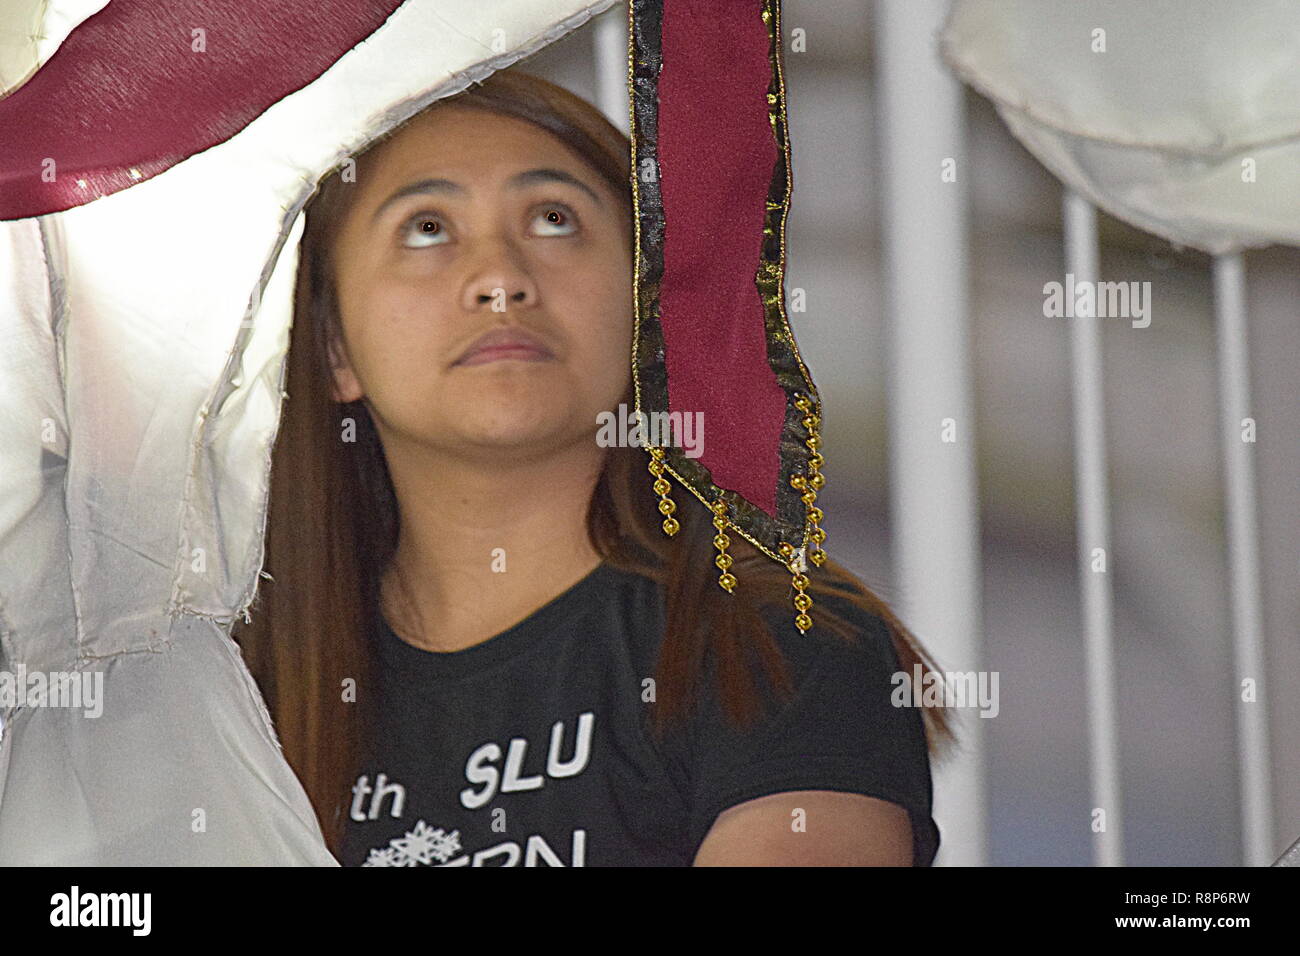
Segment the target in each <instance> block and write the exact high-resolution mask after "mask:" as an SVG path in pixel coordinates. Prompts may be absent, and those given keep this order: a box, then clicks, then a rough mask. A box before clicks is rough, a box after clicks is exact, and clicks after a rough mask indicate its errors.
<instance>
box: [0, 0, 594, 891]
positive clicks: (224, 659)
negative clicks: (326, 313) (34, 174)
mask: <svg viewBox="0 0 1300 956" xmlns="http://www.w3.org/2000/svg"><path fill="white" fill-rule="evenodd" d="M612 3H613V0H596V2H590V0H407V2H405V3H404V4H403V5H402V6H401V7H400V8H399V9H398V10H397V11H396V12H395V13H394V14H393V15H392V16H391V17H390V18H389V19H388V21H387V22H386V23H384V24H383V26H381V27H380V28H379V29H378V30H377V31H375V32H374V33H373V34H372V35H371V36H370V37H369V38H368V39H366V40H365V41H364V42H363V43H361V44H360V45H358V46H357V47H355V48H353V49H352V50H350V51H349V52H348V53H346V54H345V55H344V56H343V57H342V58H341V59H340V60H338V62H336V63H335V64H334V65H333V66H332V67H331V68H330V69H328V70H327V71H326V72H325V73H324V74H323V75H322V76H321V77H320V78H319V79H317V80H316V81H315V82H313V83H311V84H310V85H308V86H307V87H305V88H304V89H302V90H300V91H298V92H296V93H294V94H292V95H290V96H288V97H286V98H285V99H282V100H281V101H280V102H278V103H276V104H275V105H274V106H272V107H271V108H270V109H269V110H267V111H266V112H265V113H264V114H262V115H260V116H258V117H257V118H256V119H255V120H254V121H253V122H251V123H250V124H249V125H248V126H247V127H245V128H244V129H243V130H242V131H241V132H239V133H238V134H237V135H235V136H234V137H233V138H231V139H229V140H228V141H226V142H224V143H221V144H220V145H218V146H216V147H214V148H211V149H207V150H205V151H202V152H200V153H198V154H196V155H194V156H192V157H190V158H189V159H187V160H185V161H183V162H181V163H179V164H177V165H175V166H173V167H172V168H170V169H168V170H167V171H166V172H163V173H161V174H160V175H157V176H155V177H154V178H152V179H147V180H145V181H143V182H141V183H139V184H138V185H135V186H132V187H131V188H129V189H125V190H123V191H121V192H117V193H114V194H112V195H108V196H104V197H102V198H99V199H96V200H94V201H93V202H89V203H87V204H85V205H82V206H78V207H76V208H73V209H69V210H67V211H65V212H60V213H55V214H51V215H47V216H42V217H39V218H37V219H25V220H19V221H12V222H0V458H2V463H3V467H0V652H2V653H3V662H2V663H3V666H0V671H9V672H16V671H17V670H18V669H19V668H25V669H26V670H27V671H28V672H32V671H40V672H59V671H78V670H79V671H88V672H99V673H102V674H103V675H104V683H103V688H104V689H103V693H104V700H103V702H102V713H101V715H100V716H98V717H92V716H87V713H86V711H85V710H83V709H76V708H69V707H51V706H26V707H17V708H15V707H12V706H8V707H6V706H0V719H2V720H3V731H2V733H3V736H2V737H0V864H24V863H37V864H92V865H117V864H317V865H330V864H333V863H334V860H333V858H332V857H331V856H330V855H329V853H328V852H327V851H326V849H325V845H324V842H323V840H322V838H321V833H320V830H319V828H318V825H317V822H316V820H315V817H314V814H313V813H312V810H311V807H310V804H309V803H308V801H307V798H306V794H305V792H304V791H303V789H302V787H301V785H300V784H299V782H298V780H297V779H296V778H295V777H294V775H293V773H292V772H291V771H290V769H289V766H288V764H287V763H286V762H285V760H284V759H283V757H282V756H281V754H280V752H279V747H278V744H277V742H276V741H275V738H274V732H273V729H272V726H271V722H270V719H269V717H268V715H267V712H266V709H265V707H264V705H263V703H262V698H261V696H260V694H259V693H258V690H257V687H256V685H255V684H254V682H253V680H252V678H251V676H250V675H249V673H248V670H247V669H246V667H245V666H244V664H243V662H242V660H241V658H240V656H239V651H238V648H237V646H236V645H235V643H234V642H233V641H232V640H231V638H230V636H229V633H230V630H231V627H232V625H233V622H234V621H235V620H236V619H237V618H238V617H239V616H241V615H243V614H244V613H245V611H246V609H247V608H248V606H249V605H250V603H251V601H252V598H253V595H254V591H255V587H256V584H257V581H258V575H259V572H260V569H261V565H262V559H263V525H264V521H265V509H266V502H267V491H268V479H269V460H270V452H271V445H272V441H273V439H274V436H275V432H276V428H277V425H278V421H279V414H280V407H281V398H282V383H283V372H284V359H285V351H286V348H287V345H288V332H289V325H290V319H291V293H292V290H293V287H294V273H295V270H296V268H297V243H298V240H299V237H300V235H301V230H302V217H301V209H302V206H303V205H304V203H305V202H306V201H307V199H308V198H309V197H310V195H311V193H312V191H313V190H314V188H315V185H316V183H317V182H318V181H319V179H320V178H321V177H322V176H323V175H324V174H326V173H327V172H328V171H329V170H331V169H333V168H334V167H335V166H337V165H338V164H339V163H340V161H342V160H343V159H344V158H346V157H347V156H349V155H351V154H354V153H356V152H358V151H359V150H360V149H361V148H362V147H363V146H364V145H365V144H366V143H368V142H370V141H371V140H373V139H374V138H375V137H376V136H378V135H380V134H382V133H383V132H386V131H387V130H389V129H391V128H392V127H393V126H394V125H396V124H397V123H398V122H400V121H401V120H403V119H406V118H407V117H409V116H410V115H412V114H413V113H415V112H417V111H418V110H419V109H421V108H422V107H424V106H426V105H427V104H428V103H430V102H432V101H433V100H435V99H438V98H440V97H443V96H447V95H450V94H452V93H455V92H458V91H460V90H462V89H464V88H465V87H467V86H468V85H469V84H470V83H472V82H474V81H477V80H481V79H483V78H484V77H485V76H487V75H488V74H489V73H491V72H493V71H494V70H497V69H500V68H503V67H505V66H508V65H509V64H511V63H513V62H515V61H516V60H518V59H520V58H521V57H524V56H526V55H528V54H529V53H532V52H534V51H535V50H537V49H539V48H541V47H543V46H545V45H547V44H549V43H550V42H552V41H554V40H556V39H558V38H559V37H561V36H563V35H565V34H566V33H568V32H570V31H571V30H573V29H575V28H576V27H578V26H579V25H581V24H582V23H584V22H585V21H586V20H587V19H589V18H590V17H591V16H593V15H595V14H597V13H600V12H601V11H603V10H604V9H606V8H607V7H609V6H611V5H612ZM103 6H105V4H104V3H102V2H101V3H94V2H88V0H49V2H36V0H19V2H17V3H15V2H14V0H6V6H5V10H4V14H3V16H2V17H0V31H3V32H0V84H2V85H3V86H15V87H16V86H17V84H19V83H20V82H22V81H23V80H24V79H26V78H29V77H30V75H31V74H32V71H33V70H34V69H35V67H36V66H37V65H38V64H40V63H43V62H44V61H45V60H46V59H48V57H49V56H50V54H51V53H52V52H53V50H54V48H55V47H57V45H58V41H59V39H61V38H62V37H66V36H67V35H68V33H69V31H71V30H72V29H73V27H74V26H75V25H76V24H77V23H79V22H81V21H82V20H84V19H85V18H86V17H88V16H89V15H90V14H92V13H94V12H96V11H97V10H98V9H100V8H101V7H103ZM15 26H16V28H17V29H16V30H15ZM29 26H30V27H33V28H34V29H32V30H31V32H30V33H28V34H26V36H27V37H28V38H29V40H28V41H21V36H20V39H17V40H16V39H15V35H16V34H17V35H21V34H22V33H23V30H25V29H27V27H29ZM503 27H505V28H506V29H504V30H502V28H503ZM42 35H43V37H44V38H43V39H42V40H41V41H40V42H32V41H31V40H30V38H32V37H37V36H42ZM20 41H21V42H20ZM3 86H0V88H3ZM74 120H75V117H69V122H73V121H74Z"/></svg>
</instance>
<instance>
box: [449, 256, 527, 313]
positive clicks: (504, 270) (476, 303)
mask: <svg viewBox="0 0 1300 956" xmlns="http://www.w3.org/2000/svg"><path fill="white" fill-rule="evenodd" d="M537 298H538V296H537V286H536V284H535V283H534V282H533V279H532V276H530V275H529V274H528V272H527V270H525V269H524V268H523V267H522V266H521V265H520V264H519V263H518V262H516V261H515V260H514V257H513V256H510V255H508V254H505V253H504V252H500V253H498V254H496V255H495V256H494V257H493V258H491V259H487V260H485V261H484V264H483V266H482V267H481V268H480V269H478V270H477V271H476V272H475V273H474V274H472V275H471V276H470V278H469V280H468V281H467V282H466V283H465V294H464V299H463V302H462V305H463V306H464V307H465V310H466V311H468V312H482V311H490V312H507V311H509V310H510V309H517V308H529V307H531V306H534V305H536V304H537Z"/></svg>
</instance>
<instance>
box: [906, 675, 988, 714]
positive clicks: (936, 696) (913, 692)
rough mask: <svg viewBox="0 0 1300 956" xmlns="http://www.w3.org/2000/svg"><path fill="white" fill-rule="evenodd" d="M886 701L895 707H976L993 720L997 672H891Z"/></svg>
mask: <svg viewBox="0 0 1300 956" xmlns="http://www.w3.org/2000/svg"><path fill="white" fill-rule="evenodd" d="M891 682H892V683H893V684H894V690H893V692H892V693H891V694H890V697H889V700H890V702H891V703H892V704H893V705H894V706H895V707H977V708H979V711H980V716H981V717H996V716H997V715H998V710H1000V706H999V704H998V672H997V671H942V672H940V671H934V670H930V671H925V670H923V669H922V667H921V665H920V664H913V665H912V673H911V674H908V673H907V671H894V675H893V677H892V678H891Z"/></svg>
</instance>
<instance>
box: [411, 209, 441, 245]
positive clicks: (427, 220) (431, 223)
mask: <svg viewBox="0 0 1300 956" xmlns="http://www.w3.org/2000/svg"><path fill="white" fill-rule="evenodd" d="M402 232H403V235H402V245H404V246H406V247H407V248H408V249H423V248H425V247H426V246H439V245H442V244H443V243H444V242H446V241H447V230H446V227H444V226H443V224H442V221H441V220H440V219H438V217H437V216H433V215H430V214H428V213H420V214H419V215H418V216H415V217H414V218H413V219H408V220H407V222H406V225H405V227H404V228H403V230H402Z"/></svg>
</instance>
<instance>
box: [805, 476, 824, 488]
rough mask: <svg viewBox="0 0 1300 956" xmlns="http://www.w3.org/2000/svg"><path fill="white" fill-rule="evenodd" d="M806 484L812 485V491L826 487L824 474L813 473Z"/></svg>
mask: <svg viewBox="0 0 1300 956" xmlns="http://www.w3.org/2000/svg"><path fill="white" fill-rule="evenodd" d="M808 484H810V485H812V487H813V490H814V491H821V490H822V489H823V488H825V487H826V476H825V475H822V474H815V475H813V476H812V477H810V478H809V479H808Z"/></svg>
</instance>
